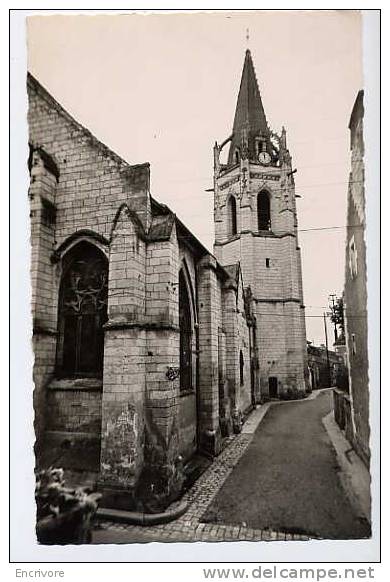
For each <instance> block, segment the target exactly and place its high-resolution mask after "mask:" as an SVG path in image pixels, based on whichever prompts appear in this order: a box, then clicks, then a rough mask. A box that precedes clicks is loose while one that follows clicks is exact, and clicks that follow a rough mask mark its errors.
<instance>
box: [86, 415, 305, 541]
mask: <svg viewBox="0 0 390 582" xmlns="http://www.w3.org/2000/svg"><path fill="white" fill-rule="evenodd" d="M270 406H271V404H270V403H267V404H265V405H263V406H261V407H259V408H257V409H256V410H254V411H253V412H252V414H251V415H250V417H249V418H248V420H247V422H246V424H245V425H244V430H243V432H242V433H241V434H239V435H236V436H232V437H229V439H228V442H227V446H226V447H225V449H224V450H223V451H222V453H221V454H220V455H219V457H217V459H216V460H215V461H214V462H213V464H212V465H211V466H210V467H209V468H208V469H207V470H206V471H205V472H204V473H203V475H201V477H200V478H199V479H198V480H197V481H196V483H195V484H194V485H193V486H192V488H191V489H190V490H189V491H187V492H186V493H185V494H184V495H183V497H182V498H181V500H180V503H182V502H187V503H188V504H189V508H188V510H187V511H186V513H185V514H184V515H182V516H181V517H180V518H178V519H177V520H175V521H173V522H170V523H167V524H163V525H154V526H150V527H144V526H134V525H126V524H120V523H114V522H108V521H100V522H99V523H98V524H97V527H96V529H95V530H94V533H93V540H92V543H94V544H109V543H111V544H115V543H145V542H156V541H159V542H186V541H191V542H195V541H208V542H222V541H277V540H287V541H289V540H301V541H302V540H308V539H310V538H309V537H308V536H304V535H300V534H289V533H282V532H276V531H271V530H269V529H263V530H260V529H252V528H249V527H246V525H245V524H243V525H241V526H229V525H217V524H212V523H201V522H200V519H201V517H202V515H203V513H204V511H205V509H206V508H207V507H208V505H209V504H210V503H211V501H212V500H213V499H214V497H215V496H216V495H217V493H218V491H219V490H220V489H221V487H222V485H223V484H224V483H225V481H226V479H227V478H228V476H229V475H230V473H231V472H232V470H233V468H234V466H235V465H236V464H237V462H238V461H239V460H240V458H241V457H242V455H243V454H244V452H245V451H246V449H247V447H248V445H249V443H250V442H251V441H252V439H253V436H254V433H255V430H256V428H257V427H258V425H259V423H260V422H261V420H262V419H263V418H264V416H265V414H266V413H267V411H268V410H269V408H270ZM173 507H174V506H173V505H172V508H173Z"/></svg>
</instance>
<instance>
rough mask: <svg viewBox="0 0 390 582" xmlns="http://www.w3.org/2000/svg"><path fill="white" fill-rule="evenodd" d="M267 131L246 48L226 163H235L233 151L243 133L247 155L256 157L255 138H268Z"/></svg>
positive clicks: (251, 64)
mask: <svg viewBox="0 0 390 582" xmlns="http://www.w3.org/2000/svg"><path fill="white" fill-rule="evenodd" d="M269 133H270V131H269V128H268V123H267V119H266V117H265V113H264V108H263V103H262V101H261V96H260V91H259V86H258V84H257V79H256V73H255V69H254V66H253V61H252V56H251V52H250V50H249V49H247V51H246V53H245V61H244V68H243V71H242V76H241V84H240V91H239V93H238V99H237V106H236V113H235V116H234V123H233V138H232V142H231V145H230V150H229V159H228V163H229V164H234V163H235V152H236V150H238V149H239V148H240V145H241V141H242V137H243V135H246V136H247V139H248V146H249V157H250V158H251V159H255V158H256V157H257V150H256V140H255V138H256V137H258V138H259V137H265V138H269ZM267 149H268V144H267Z"/></svg>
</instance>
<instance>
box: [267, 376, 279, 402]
mask: <svg viewBox="0 0 390 582" xmlns="http://www.w3.org/2000/svg"><path fill="white" fill-rule="evenodd" d="M268 393H269V397H270V398H277V397H278V379H277V378H276V376H270V377H269V378H268Z"/></svg>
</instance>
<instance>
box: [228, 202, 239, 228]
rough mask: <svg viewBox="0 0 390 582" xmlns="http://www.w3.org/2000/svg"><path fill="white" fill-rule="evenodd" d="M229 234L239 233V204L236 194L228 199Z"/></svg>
mask: <svg viewBox="0 0 390 582" xmlns="http://www.w3.org/2000/svg"><path fill="white" fill-rule="evenodd" d="M228 234H229V236H234V235H235V234H237V204H236V199H235V198H234V196H230V198H229V201H228Z"/></svg>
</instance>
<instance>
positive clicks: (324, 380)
mask: <svg viewBox="0 0 390 582" xmlns="http://www.w3.org/2000/svg"><path fill="white" fill-rule="evenodd" d="M307 360H308V367H309V382H310V387H311V389H312V390H317V389H318V388H329V387H331V386H336V385H338V382H339V378H340V374H341V373H342V372H343V370H344V361H343V357H342V356H341V355H340V354H338V353H337V351H333V350H327V349H326V346H324V345H323V344H322V345H320V346H315V345H313V344H312V343H311V342H307Z"/></svg>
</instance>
